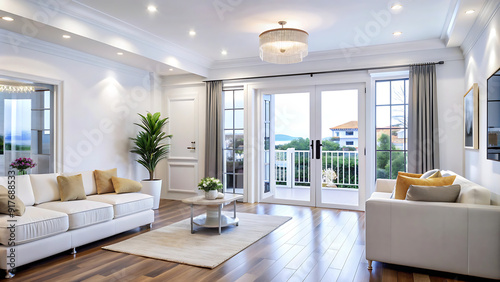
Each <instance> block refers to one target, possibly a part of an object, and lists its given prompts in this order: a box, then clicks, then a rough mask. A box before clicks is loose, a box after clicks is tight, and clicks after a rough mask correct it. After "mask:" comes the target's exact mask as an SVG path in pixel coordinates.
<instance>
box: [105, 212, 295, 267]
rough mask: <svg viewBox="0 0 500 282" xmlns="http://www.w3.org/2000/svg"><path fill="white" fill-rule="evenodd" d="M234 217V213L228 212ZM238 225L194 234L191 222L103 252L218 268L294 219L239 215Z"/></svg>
mask: <svg viewBox="0 0 500 282" xmlns="http://www.w3.org/2000/svg"><path fill="white" fill-rule="evenodd" d="M225 214H226V215H228V216H232V212H231V213H225ZM237 216H238V218H239V219H240V222H239V226H233V225H232V226H228V227H225V228H222V235H219V233H218V229H217V228H200V227H197V226H196V225H195V231H196V232H195V233H194V234H191V225H190V219H189V218H188V219H185V220H182V221H179V222H176V223H174V224H171V225H168V226H165V227H162V228H160V229H156V230H153V231H150V232H147V233H144V234H141V235H138V236H136V237H133V238H130V239H128V240H125V241H122V242H120V243H116V244H113V245H109V246H105V247H103V249H106V250H110V251H116V252H122V253H127V254H132V255H138V256H144V257H149V258H155V259H161V260H167V261H172V262H178V263H184V264H189V265H194V266H200V267H206V268H215V267H217V266H218V265H219V264H221V263H223V262H225V261H226V260H228V259H230V258H231V257H233V256H234V255H236V254H237V253H239V252H241V251H242V250H244V249H245V248H247V247H248V246H250V245H252V244H253V243H255V242H257V241H258V240H259V239H260V238H262V237H264V236H266V235H267V234H269V233H271V231H273V230H275V229H276V228H278V227H279V226H280V225H282V224H283V223H285V222H287V221H288V220H290V219H291V217H286V216H272V215H258V214H249V213H238V214H237Z"/></svg>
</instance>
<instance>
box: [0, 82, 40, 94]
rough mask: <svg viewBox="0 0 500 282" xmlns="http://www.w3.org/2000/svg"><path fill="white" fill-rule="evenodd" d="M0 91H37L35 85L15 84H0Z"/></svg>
mask: <svg viewBox="0 0 500 282" xmlns="http://www.w3.org/2000/svg"><path fill="white" fill-rule="evenodd" d="M0 92H7V93H29V92H35V87H34V86H24V85H23V86H14V85H2V84H0Z"/></svg>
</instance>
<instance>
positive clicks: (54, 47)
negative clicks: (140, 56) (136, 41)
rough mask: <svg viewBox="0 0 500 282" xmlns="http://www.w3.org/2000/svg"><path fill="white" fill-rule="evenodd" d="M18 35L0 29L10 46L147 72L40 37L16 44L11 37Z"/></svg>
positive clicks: (132, 72)
mask: <svg viewBox="0 0 500 282" xmlns="http://www.w3.org/2000/svg"><path fill="white" fill-rule="evenodd" d="M13 36H14V38H15V37H16V36H18V34H17V33H15V32H12V31H8V30H4V29H0V42H1V43H4V44H7V45H10V46H12V48H22V49H28V50H32V51H36V52H42V53H45V54H49V55H53V56H57V57H61V58H65V59H69V60H73V61H78V62H81V63H85V64H91V65H94V66H97V67H101V68H106V69H112V70H114V71H117V72H121V73H124V74H129V75H143V74H144V73H147V71H146V70H142V69H138V68H134V67H131V66H127V65H124V64H121V63H118V62H115V61H112V60H108V59H104V58H101V57H98V56H94V55H90V54H88V53H85V52H80V51H77V50H74V49H71V48H67V47H64V46H61V45H58V44H54V43H50V42H47V41H43V40H40V39H36V38H32V37H30V39H29V40H27V41H24V42H23V44H16V41H15V40H12V38H13Z"/></svg>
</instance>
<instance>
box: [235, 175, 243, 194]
mask: <svg viewBox="0 0 500 282" xmlns="http://www.w3.org/2000/svg"><path fill="white" fill-rule="evenodd" d="M234 177H235V183H234V186H235V188H236V189H238V190H237V191H235V192H236V193H243V175H241V174H236V175H235V176H234Z"/></svg>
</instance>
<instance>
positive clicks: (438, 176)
mask: <svg viewBox="0 0 500 282" xmlns="http://www.w3.org/2000/svg"><path fill="white" fill-rule="evenodd" d="M440 177H443V175H442V174H441V171H439V170H438V171H436V172H434V173H433V174H432V175H431V176H429V177H427V179H430V178H440Z"/></svg>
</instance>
